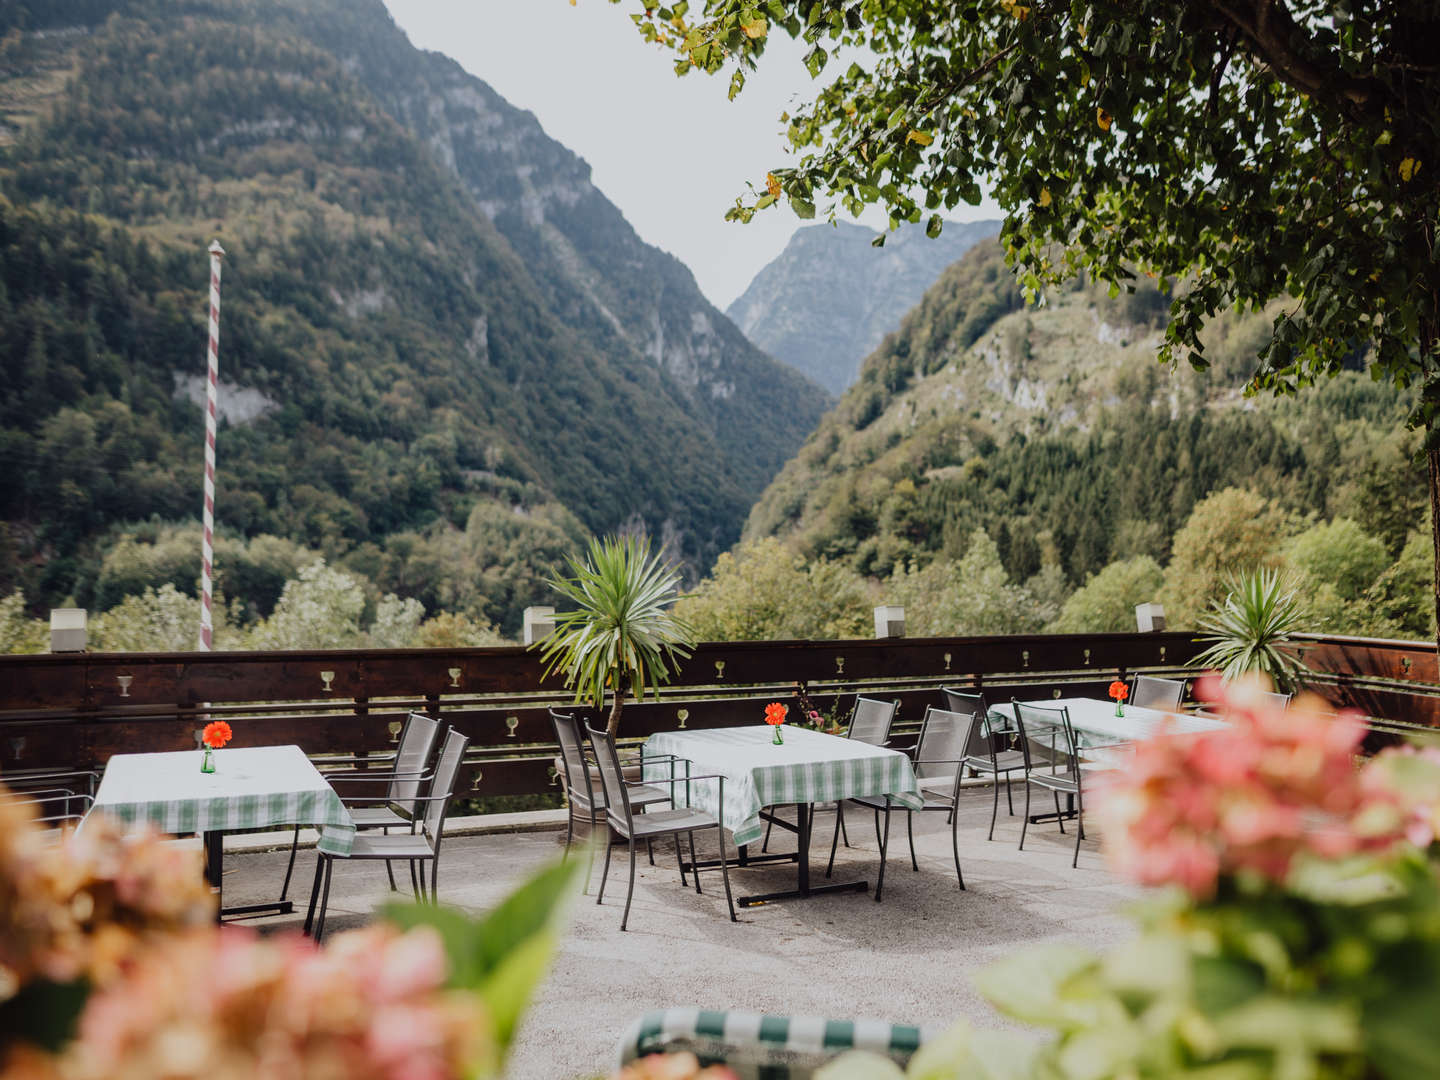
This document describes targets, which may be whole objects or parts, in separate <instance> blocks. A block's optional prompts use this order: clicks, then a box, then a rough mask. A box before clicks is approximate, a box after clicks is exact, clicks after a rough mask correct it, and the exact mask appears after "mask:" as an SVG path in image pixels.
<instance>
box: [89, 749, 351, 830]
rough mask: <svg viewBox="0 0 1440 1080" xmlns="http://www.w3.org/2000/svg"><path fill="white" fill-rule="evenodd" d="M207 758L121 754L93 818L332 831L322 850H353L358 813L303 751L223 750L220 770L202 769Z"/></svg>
mask: <svg viewBox="0 0 1440 1080" xmlns="http://www.w3.org/2000/svg"><path fill="white" fill-rule="evenodd" d="M200 756H201V751H199V750H182V751H179V752H176V753H168V754H116V755H115V756H114V757H112V758H111V759H110V761H109V762H108V763H107V764H106V766H105V775H104V777H103V778H102V779H101V781H100V790H99V791H97V792H96V793H95V806H94V809H93V810H92V811H91V813H95V814H103V815H105V816H106V817H112V818H116V819H118V820H120V821H125V822H136V823H138V822H148V823H150V824H152V825H154V826H155V827H157V828H158V829H160V830H161V831H162V832H168V833H207V832H234V831H237V830H240V829H263V828H267V827H269V826H272V825H312V826H315V827H317V828H323V830H324V831H323V832H322V834H321V837H320V844H319V847H320V850H322V851H324V852H326V853H328V854H331V855H348V854H349V853H350V848H351V847H352V846H353V845H354V842H355V823H354V822H353V821H352V820H351V819H350V812H349V811H348V810H346V809H345V806H344V804H343V803H341V802H340V797H339V796H338V795H336V794H335V790H334V789H333V788H332V787H331V786H330V785H329V784H328V783H326V782H325V778H324V777H323V776H321V775H320V773H319V771H318V770H317V769H316V768H315V766H314V765H312V764H311V763H310V759H309V758H307V757H306V756H305V754H304V753H303V752H302V751H301V749H300V748H299V747H298V746H249V747H235V748H233V749H227V750H217V751H215V772H213V773H202V772H201V771H200Z"/></svg>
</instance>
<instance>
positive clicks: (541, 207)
mask: <svg viewBox="0 0 1440 1080" xmlns="http://www.w3.org/2000/svg"><path fill="white" fill-rule="evenodd" d="M379 7H380V4H379V0H364V2H361V3H350V2H347V3H344V4H340V3H337V2H336V0H309V2H308V3H306V4H304V5H303V6H302V8H303V10H304V11H306V12H310V13H314V19H315V22H314V27H315V32H316V34H317V35H319V34H322V33H325V32H326V31H325V27H326V26H327V25H329V26H331V27H333V25H334V23H335V21H336V20H337V19H343V20H345V21H347V22H349V23H350V24H351V31H350V32H349V33H347V34H346V35H345V38H344V43H343V44H342V45H340V46H339V47H338V48H337V51H338V52H339V53H340V55H341V57H342V60H343V62H344V63H345V64H346V67H347V68H348V69H349V70H350V71H351V72H352V73H353V74H354V75H355V77H356V78H357V79H359V80H360V81H361V82H362V83H364V85H365V87H366V89H367V90H369V92H370V93H371V94H372V95H373V96H374V97H375V99H376V100H377V101H379V102H380V104H381V106H382V107H383V108H385V109H386V110H387V111H388V112H390V113H391V115H392V116H394V117H395V118H396V119H397V120H398V121H399V122H400V123H401V124H402V125H404V126H405V127H406V128H408V129H409V130H410V131H412V132H414V133H415V134H416V135H417V136H419V137H420V138H421V139H422V140H423V141H424V142H425V143H426V145H427V146H429V147H430V148H431V150H432V151H433V152H434V154H435V156H436V158H437V159H438V160H439V161H440V162H442V163H443V164H444V165H445V166H446V167H447V168H449V169H450V170H451V171H452V172H453V173H454V175H455V176H456V177H457V178H458V179H459V180H460V182H461V183H462V184H463V185H464V187H465V189H466V190H467V191H468V192H469V193H470V194H471V195H472V196H473V197H474V199H475V201H476V203H477V204H478V205H479V207H480V208H481V210H483V212H484V213H485V215H486V216H487V217H488V218H489V219H490V221H491V222H492V223H493V224H494V226H495V227H496V228H497V229H498V230H499V231H500V233H501V234H502V235H503V236H504V237H505V238H506V239H507V240H508V241H509V242H510V244H511V246H512V247H513V248H514V249H515V250H516V251H517V252H519V253H520V254H521V256H522V257H523V258H524V259H525V260H526V262H527V263H528V264H529V265H530V266H531V268H532V273H533V274H534V276H535V277H536V278H537V280H538V281H540V282H541V284H542V287H543V288H544V289H545V290H546V292H547V293H548V299H549V301H550V303H551V305H552V306H553V307H554V308H555V309H556V310H558V311H560V312H562V313H563V315H564V317H565V319H566V321H567V322H568V323H570V324H571V325H572V326H578V327H581V328H583V329H584V330H585V332H587V333H589V334H591V335H593V336H594V337H595V338H596V339H597V343H599V344H601V346H602V347H607V346H608V347H613V348H624V349H629V350H634V351H635V352H637V353H638V354H639V355H642V356H645V357H648V358H649V359H650V360H651V361H652V362H653V363H655V364H656V365H657V366H658V367H659V368H660V369H661V370H663V371H664V372H665V373H666V374H667V375H668V376H670V378H671V379H673V380H674V382H675V384H676V385H677V386H678V388H679V389H680V391H681V394H682V398H683V400H684V401H685V403H686V404H687V405H688V407H689V409H690V412H691V414H692V418H693V420H694V422H695V423H697V424H699V425H701V426H703V427H704V428H705V429H706V430H707V431H710V432H713V433H715V435H716V436H717V438H719V439H720V441H721V442H722V443H724V444H725V445H727V446H728V447H734V448H736V449H737V450H742V451H743V452H742V453H740V454H739V455H738V456H737V458H736V460H735V461H734V463H733V465H734V469H735V472H734V475H735V477H736V479H737V480H738V481H739V482H740V484H741V486H742V487H743V488H745V489H747V490H750V491H753V492H754V493H755V494H758V493H759V490H760V488H761V487H763V485H764V484H765V483H766V482H767V481H768V480H769V478H770V477H771V476H773V475H774V473H775V472H776V470H778V469H779V468H780V466H781V465H783V464H784V463H785V462H786V461H787V460H789V458H790V456H791V455H792V454H793V453H794V451H795V450H796V449H797V448H798V445H799V438H798V437H796V436H795V435H794V434H791V433H785V434H780V435H776V430H777V429H776V426H775V419H776V416H777V413H778V414H779V415H782V416H793V418H794V420H793V428H794V431H795V432H808V431H809V430H811V429H812V428H813V427H814V425H815V423H816V422H817V421H818V420H819V418H820V415H821V414H822V413H823V412H824V410H825V409H826V408H827V407H828V406H829V405H830V404H831V400H830V398H829V397H828V395H826V394H825V393H824V392H822V391H820V389H819V388H818V387H817V386H816V385H815V384H814V383H813V382H811V381H810V380H809V379H807V378H805V377H804V376H803V375H797V374H796V373H795V372H794V371H792V370H790V369H789V368H786V367H784V366H783V365H777V364H775V363H774V361H773V360H772V359H771V358H770V357H769V356H767V355H766V354H765V353H764V352H763V351H762V350H761V349H760V348H758V347H757V346H756V345H755V344H753V343H752V342H751V341H750V340H748V339H747V337H746V335H745V334H743V333H742V332H741V331H740V330H739V329H738V328H737V327H736V326H735V325H734V324H733V323H732V322H731V321H730V319H728V318H727V317H726V316H725V315H724V314H723V313H722V312H720V311H719V310H718V309H716V308H715V307H714V306H713V305H711V304H710V302H709V301H708V300H706V299H705V297H704V294H702V293H701V291H700V289H699V286H697V285H696V283H695V279H694V277H693V275H691V273H690V271H689V269H688V268H687V267H686V266H685V265H684V264H683V263H681V262H680V261H679V260H678V259H676V258H674V257H673V256H671V255H668V254H666V253H665V252H663V251H660V250H659V249H658V248H654V247H651V246H650V245H648V244H646V243H645V242H644V241H643V240H641V239H640V237H639V236H638V235H637V234H636V233H635V231H634V230H633V229H632V228H631V227H630V224H629V223H628V222H627V221H626V220H625V218H624V215H623V214H621V212H620V210H619V208H618V207H616V206H615V205H614V204H613V203H612V202H610V200H609V199H607V198H606V197H605V195H604V194H603V193H602V192H601V191H600V190H599V189H598V188H597V187H595V185H594V184H593V183H591V180H590V166H589V165H588V164H586V163H585V161H584V160H583V159H581V158H580V157H578V156H577V155H575V154H574V153H572V152H571V151H569V150H568V149H566V148H565V147H564V146H562V145H561V144H560V143H558V142H556V141H555V140H554V139H552V138H550V137H549V136H548V135H546V134H545V132H544V129H543V128H541V126H540V123H539V121H538V120H537V119H536V118H535V116H534V115H533V114H531V113H529V112H526V111H524V110H522V109H519V108H516V107H515V106H513V105H511V104H510V103H509V102H507V101H505V100H504V99H503V98H502V97H500V95H499V94H497V93H496V92H495V91H494V90H492V89H491V88H490V87H489V86H487V85H486V84H485V83H484V82H482V81H481V80H480V79H477V78H475V77H474V76H472V75H470V74H468V73H467V72H466V71H465V70H464V69H463V68H461V67H460V66H459V65H458V64H456V63H455V62H454V61H452V60H450V59H449V58H447V57H444V56H442V55H440V54H438V53H422V52H419V51H417V50H415V49H414V48H412V47H411V46H410V44H409V41H408V40H407V39H406V38H405V37H404V35H403V34H402V33H401V32H400V31H399V30H398V29H397V28H396V27H395V26H394V25H393V23H392V22H391V21H390V20H389V18H388V16H385V15H384V14H383V12H374V11H371V10H370V9H371V8H377V9H378V8H379ZM331 47H332V48H336V46H334V45H333V44H332V46H331ZM932 276H933V275H932ZM927 284H928V282H927ZM917 295H918V293H917ZM792 367H793V365H792ZM787 423H788V422H787Z"/></svg>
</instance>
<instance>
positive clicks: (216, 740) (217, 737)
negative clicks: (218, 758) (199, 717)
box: [200, 720, 231, 750]
mask: <svg viewBox="0 0 1440 1080" xmlns="http://www.w3.org/2000/svg"><path fill="white" fill-rule="evenodd" d="M230 736H231V731H230V725H229V724H227V723H226V722H225V721H224V720H212V721H210V723H208V724H206V725H205V730H204V731H203V732H201V734H200V741H201V742H203V743H204V744H205V745H206V746H208V747H210V749H212V750H219V749H220V747H222V746H224V745H225V744H226V743H227V742H229V741H230Z"/></svg>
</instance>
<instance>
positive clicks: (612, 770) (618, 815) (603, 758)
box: [585, 724, 635, 836]
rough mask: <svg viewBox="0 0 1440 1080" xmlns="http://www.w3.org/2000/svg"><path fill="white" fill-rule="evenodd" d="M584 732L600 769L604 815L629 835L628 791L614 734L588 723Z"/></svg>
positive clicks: (631, 824) (632, 824)
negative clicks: (603, 791)
mask: <svg viewBox="0 0 1440 1080" xmlns="http://www.w3.org/2000/svg"><path fill="white" fill-rule="evenodd" d="M585 731H586V733H587V734H588V735H589V736H590V749H591V752H592V753H594V755H595V764H596V766H597V767H598V768H599V769H600V784H601V786H602V787H603V788H604V789H605V816H606V817H607V818H609V820H610V823H611V824H612V825H615V826H618V827H622V828H623V829H624V830H625V835H626V836H629V835H630V834H631V832H632V831H633V829H634V824H635V823H634V819H633V818H632V816H631V813H630V792H629V789H628V788H627V787H626V786H625V775H624V774H623V773H622V772H621V771H620V754H619V753H618V752H617V751H616V749H615V736H613V735H611V734H610V733H609V732H608V731H597V730H596V729H595V728H593V727H590V726H589V725H588V724H587V725H586V726H585Z"/></svg>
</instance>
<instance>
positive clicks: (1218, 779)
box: [1096, 677, 1404, 899]
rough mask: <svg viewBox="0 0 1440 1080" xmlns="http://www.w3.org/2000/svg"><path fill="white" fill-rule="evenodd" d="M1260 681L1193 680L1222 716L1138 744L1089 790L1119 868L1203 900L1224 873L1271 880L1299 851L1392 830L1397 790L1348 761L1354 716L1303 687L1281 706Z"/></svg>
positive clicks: (1324, 852) (1346, 845) (1376, 844)
mask: <svg viewBox="0 0 1440 1080" xmlns="http://www.w3.org/2000/svg"><path fill="white" fill-rule="evenodd" d="M1262 689H1263V687H1261V686H1259V685H1257V684H1251V683H1232V684H1229V685H1224V684H1221V682H1220V680H1219V679H1217V678H1213V677H1212V678H1208V679H1206V680H1202V682H1201V684H1200V685H1199V686H1197V688H1196V690H1197V697H1199V698H1200V699H1201V700H1204V701H1209V702H1213V703H1214V707H1215V708H1216V710H1217V711H1218V712H1219V713H1220V714H1221V715H1222V716H1224V718H1225V719H1226V720H1227V721H1228V722H1229V726H1228V727H1227V728H1225V729H1223V730H1219V731H1214V732H1208V733H1205V734H1202V735H1168V736H1166V735H1162V736H1161V737H1159V738H1156V739H1152V740H1149V741H1146V742H1143V743H1140V744H1139V745H1138V746H1137V747H1136V751H1135V757H1134V761H1133V762H1132V763H1130V764H1129V766H1128V767H1127V768H1125V769H1123V770H1117V771H1116V773H1114V774H1113V775H1112V776H1111V777H1110V778H1108V781H1107V782H1106V783H1105V784H1104V785H1103V787H1100V788H1099V789H1098V791H1097V800H1096V801H1097V807H1096V817H1097V819H1098V822H1099V824H1100V825H1101V828H1102V832H1103V835H1104V837H1105V846H1106V850H1107V852H1108V854H1109V857H1110V859H1111V862H1112V863H1113V865H1114V866H1115V867H1116V869H1117V870H1118V871H1119V872H1120V873H1122V874H1124V875H1126V876H1128V877H1130V878H1132V879H1134V880H1136V881H1139V882H1141V883H1143V884H1147V885H1159V884H1169V883H1174V884H1178V885H1181V886H1183V887H1184V888H1185V889H1186V890H1187V891H1188V892H1189V893H1190V894H1191V895H1193V896H1195V897H1197V898H1201V899H1203V898H1207V897H1209V896H1211V895H1213V894H1214V892H1215V888H1216V885H1217V882H1218V881H1219V879H1220V878H1221V877H1222V876H1224V875H1230V874H1236V873H1241V872H1247V871H1248V872H1253V873H1257V874H1260V875H1262V876H1263V877H1265V878H1267V879H1269V880H1271V881H1275V882H1281V881H1283V880H1284V879H1285V878H1286V876H1287V875H1288V873H1289V871H1290V868H1291V865H1292V863H1293V862H1294V861H1295V859H1296V858H1297V856H1301V855H1316V856H1320V857H1322V858H1336V857H1340V856H1344V855H1349V854H1352V853H1355V852H1358V851H1364V850H1374V849H1378V848H1384V847H1387V846H1389V845H1391V844H1393V843H1394V842H1395V841H1397V840H1398V839H1400V838H1401V836H1402V834H1403V830H1404V821H1403V818H1402V812H1401V807H1400V805H1399V802H1398V800H1397V798H1396V796H1395V793H1394V792H1393V791H1392V790H1390V789H1389V788H1388V787H1387V785H1384V784H1381V783H1376V782H1373V781H1370V780H1368V779H1367V778H1366V775H1365V773H1364V772H1363V771H1362V770H1360V769H1359V768H1357V764H1356V755H1357V753H1358V750H1359V747H1360V742H1361V739H1362V738H1363V737H1364V733H1365V728H1364V725H1363V724H1362V723H1361V721H1360V719H1359V718H1358V716H1354V715H1350V714H1346V713H1342V714H1340V715H1338V716H1337V715H1334V714H1332V713H1331V712H1329V711H1328V710H1327V709H1326V708H1325V706H1324V704H1323V702H1320V701H1319V700H1318V699H1307V698H1303V697H1302V698H1300V699H1297V700H1296V701H1295V702H1294V703H1293V705H1292V706H1291V707H1290V708H1289V709H1284V708H1281V707H1278V706H1276V705H1275V704H1273V702H1272V701H1271V700H1269V699H1266V698H1264V697H1263V696H1262V695H1261V690H1262Z"/></svg>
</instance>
